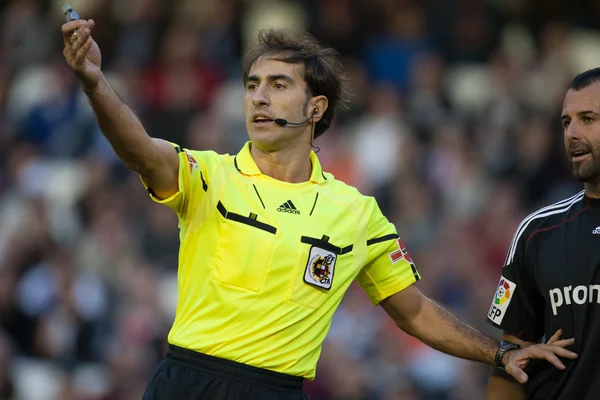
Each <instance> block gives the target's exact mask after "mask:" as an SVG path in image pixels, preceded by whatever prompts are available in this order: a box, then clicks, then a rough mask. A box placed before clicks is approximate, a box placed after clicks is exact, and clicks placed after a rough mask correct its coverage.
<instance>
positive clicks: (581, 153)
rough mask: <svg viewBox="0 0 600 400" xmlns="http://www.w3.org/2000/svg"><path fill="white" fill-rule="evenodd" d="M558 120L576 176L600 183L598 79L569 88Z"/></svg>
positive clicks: (599, 89)
mask: <svg viewBox="0 0 600 400" xmlns="http://www.w3.org/2000/svg"><path fill="white" fill-rule="evenodd" d="M561 120H562V125H563V129H564V139H565V149H566V152H567V159H568V161H569V163H570V164H571V169H572V171H573V175H574V176H575V179H577V180H578V181H580V182H586V183H600V82H597V83H594V84H592V85H590V86H587V87H585V88H583V89H581V90H573V89H569V91H568V92H567V95H566V96H565V101H564V104H563V110H562V117H561Z"/></svg>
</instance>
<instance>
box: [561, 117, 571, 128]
mask: <svg viewBox="0 0 600 400" xmlns="http://www.w3.org/2000/svg"><path fill="white" fill-rule="evenodd" d="M570 123H571V120H568V119H565V120H563V122H562V125H563V128H565V129H567V128H568V127H569V124H570Z"/></svg>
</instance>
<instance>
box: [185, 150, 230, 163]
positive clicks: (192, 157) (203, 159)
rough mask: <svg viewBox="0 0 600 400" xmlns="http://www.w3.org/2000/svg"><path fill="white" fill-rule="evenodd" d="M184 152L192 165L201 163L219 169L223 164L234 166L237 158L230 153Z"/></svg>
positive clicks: (210, 151)
mask: <svg viewBox="0 0 600 400" xmlns="http://www.w3.org/2000/svg"><path fill="white" fill-rule="evenodd" d="M181 151H183V152H184V153H185V154H186V155H187V158H188V161H189V162H190V164H191V163H201V164H203V165H206V166H207V167H209V168H210V167H218V166H220V165H223V164H231V165H233V164H234V162H235V157H234V156H232V155H230V154H228V153H217V152H216V151H213V150H192V149H188V148H183V149H182V150H181Z"/></svg>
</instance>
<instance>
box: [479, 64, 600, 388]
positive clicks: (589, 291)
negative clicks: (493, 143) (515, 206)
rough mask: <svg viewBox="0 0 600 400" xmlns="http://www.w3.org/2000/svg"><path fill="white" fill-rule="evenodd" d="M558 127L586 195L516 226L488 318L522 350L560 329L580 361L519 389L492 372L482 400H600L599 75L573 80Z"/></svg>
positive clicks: (536, 371)
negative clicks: (569, 341) (521, 347)
mask: <svg viewBox="0 0 600 400" xmlns="http://www.w3.org/2000/svg"><path fill="white" fill-rule="evenodd" d="M561 120H562V124H563V128H564V142H565V149H566V154H567V157H568V160H569V162H570V164H571V167H572V171H573V175H574V176H575V178H576V179H577V180H578V181H580V182H584V187H585V190H583V191H581V192H580V193H577V194H576V195H574V196H572V197H570V198H568V199H565V200H563V201H560V202H558V203H555V204H553V205H550V206H548V207H544V208H542V209H540V210H538V211H536V212H534V213H533V214H531V215H529V216H528V217H527V218H525V219H524V220H523V222H521V224H520V225H519V227H518V228H517V231H516V233H515V235H514V238H513V241H512V243H511V245H510V248H509V251H508V255H507V257H506V262H505V266H504V269H503V271H502V277H501V279H500V283H499V285H498V289H497V290H496V293H495V296H494V299H493V301H492V305H491V307H490V310H489V312H488V316H487V318H488V321H489V322H491V323H492V324H493V325H495V326H497V327H499V328H501V329H503V330H504V336H503V339H504V340H507V341H510V342H513V343H517V344H519V345H521V346H527V345H530V344H532V343H537V342H540V341H543V340H544V338H548V337H550V336H551V335H552V334H553V333H554V332H556V331H557V330H559V329H560V330H562V333H563V334H564V335H565V336H567V337H574V338H575V344H574V346H573V347H574V349H573V351H575V352H576V353H578V354H579V358H578V359H577V360H575V361H571V360H565V366H566V367H567V368H566V370H564V371H561V370H558V369H556V368H552V367H551V366H550V365H549V364H544V363H537V364H534V365H531V366H530V367H531V370H530V371H529V372H528V374H529V381H528V382H527V383H526V384H525V385H522V384H519V383H517V382H516V381H514V380H513V379H512V378H510V377H509V376H508V375H506V374H505V373H503V371H501V370H500V369H497V368H496V369H495V370H494V371H492V376H491V377H490V381H489V386H488V400H495V399H507V398H510V399H511V400H520V399H530V400H553V399H556V400H575V399H576V400H592V399H594V400H596V399H598V398H600V68H596V69H592V70H589V71H586V72H584V73H582V74H580V75H578V76H577V77H575V79H574V80H573V82H572V83H571V85H570V86H569V89H568V91H567V94H566V96H565V100H564V104H563V110H562V117H561ZM556 339H557V337H556V336H554V337H553V338H552V340H551V341H553V340H556Z"/></svg>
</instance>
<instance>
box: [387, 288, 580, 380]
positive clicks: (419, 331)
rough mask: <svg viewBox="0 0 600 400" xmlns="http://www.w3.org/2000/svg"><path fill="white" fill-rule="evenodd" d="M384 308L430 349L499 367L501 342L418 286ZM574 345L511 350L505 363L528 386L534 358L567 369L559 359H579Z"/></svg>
mask: <svg viewBox="0 0 600 400" xmlns="http://www.w3.org/2000/svg"><path fill="white" fill-rule="evenodd" d="M381 306H382V307H383V309H384V310H385V311H386V312H387V313H388V315H389V316H390V317H392V318H393V319H394V321H395V322H396V325H398V327H399V328H400V329H402V330H403V331H405V332H406V333H408V334H410V335H412V336H414V337H416V338H417V339H420V340H421V341H422V342H423V343H425V344H427V345H429V346H430V347H432V348H434V349H436V350H439V351H442V352H444V353H446V354H450V355H453V356H456V357H460V358H464V359H468V360H473V361H479V362H483V363H486V364H489V365H495V356H496V351H497V349H498V342H497V341H495V340H494V339H492V338H490V337H488V336H486V335H484V334H483V333H481V332H479V331H478V330H476V329H475V328H472V327H471V326H469V325H467V324H465V323H464V322H462V321H460V320H459V319H457V318H456V317H455V316H453V315H452V314H451V313H450V312H448V311H447V310H445V309H444V308H442V307H441V306H439V305H438V304H436V303H435V302H433V301H431V300H430V299H428V298H427V297H426V296H424V295H423V294H422V293H421V292H420V291H419V290H418V289H417V288H416V287H414V285H412V286H410V287H408V288H406V289H404V290H402V291H400V292H398V293H396V294H394V295H392V296H390V297H388V298H387V299H385V300H383V301H382V302H381ZM572 344H573V339H568V340H562V341H559V342H555V343H553V344H543V345H532V346H528V347H526V348H524V349H521V350H513V351H509V352H507V353H506V354H505V355H504V357H503V359H502V364H503V366H504V368H505V370H506V372H508V373H509V374H510V375H511V376H513V377H514V378H515V379H516V380H517V381H519V382H520V383H525V382H527V379H528V377H527V374H526V373H525V371H523V369H524V368H525V367H526V366H527V365H528V364H529V362H530V360H532V359H543V360H546V361H548V362H550V363H551V364H552V365H554V366H555V367H556V368H558V369H561V370H563V369H565V366H564V364H563V363H562V362H561V361H560V360H559V359H558V357H557V356H560V357H565V358H569V359H575V358H576V357H577V355H576V354H575V353H573V352H571V351H568V350H566V349H565V348H564V347H567V346H570V345H572Z"/></svg>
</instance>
